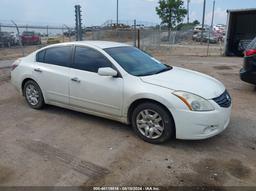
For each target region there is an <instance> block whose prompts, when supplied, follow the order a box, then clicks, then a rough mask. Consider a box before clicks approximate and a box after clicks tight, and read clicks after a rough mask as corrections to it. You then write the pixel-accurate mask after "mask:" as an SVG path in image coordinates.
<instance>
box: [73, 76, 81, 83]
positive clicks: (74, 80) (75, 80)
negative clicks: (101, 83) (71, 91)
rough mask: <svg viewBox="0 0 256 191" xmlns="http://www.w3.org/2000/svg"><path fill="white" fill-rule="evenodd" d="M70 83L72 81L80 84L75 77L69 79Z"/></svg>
mask: <svg viewBox="0 0 256 191" xmlns="http://www.w3.org/2000/svg"><path fill="white" fill-rule="evenodd" d="M71 81H73V82H77V83H80V82H81V81H80V80H79V79H78V78H77V77H75V78H71Z"/></svg>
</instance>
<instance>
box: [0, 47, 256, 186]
mask: <svg viewBox="0 0 256 191" xmlns="http://www.w3.org/2000/svg"><path fill="white" fill-rule="evenodd" d="M154 55H155V56H156V57H158V58H159V59H161V60H162V61H164V62H166V63H168V64H170V65H175V66H181V67H185V68H188V69H193V70H196V71H200V72H203V73H206V74H209V75H211V76H214V77H215V78H217V79H219V80H221V81H222V82H223V83H224V84H225V85H226V87H227V89H228V90H229V91H230V93H231V95H232V97H233V112H232V116H231V123H230V125H229V127H228V128H227V130H226V131H224V132H223V133H222V134H220V135H218V136H216V137H214V138H211V139H208V140H204V141H180V140H172V141H169V142H168V143H166V144H164V145H151V144H148V143H145V142H143V141H142V140H140V139H139V138H137V137H136V136H135V134H134V133H133V132H132V129H131V128H130V127H129V126H126V125H123V124H121V123H117V122H114V121H110V120H106V119H102V118H98V117H94V116H90V115H86V114H82V113H79V112H74V111H70V110H66V109H62V108H58V107H53V106H47V107H46V108H45V109H44V110H41V111H36V110H33V109H30V108H29V107H28V106H27V104H26V103H25V100H24V98H23V97H21V96H20V95H19V94H18V93H17V92H16V90H15V89H14V88H13V86H12V85H11V84H10V81H9V80H8V78H2V79H1V78H0V152H1V154H0V186H88V185H92V186H127V185H129V186H131V185H132V186H135V185H143V186H200V185H203V186H256V160H255V158H256V150H255V149H256V117H255V113H256V107H255V101H254V100H255V96H256V90H255V87H254V86H252V85H248V84H246V83H243V82H241V81H240V79H239V75H238V71H239V69H240V68H241V65H242V59H240V58H225V57H209V58H207V57H193V56H183V57H181V56H169V55H168V53H164V52H154ZM0 65H1V63H0ZM0 71H1V72H0V76H8V71H9V69H1V70H0Z"/></svg>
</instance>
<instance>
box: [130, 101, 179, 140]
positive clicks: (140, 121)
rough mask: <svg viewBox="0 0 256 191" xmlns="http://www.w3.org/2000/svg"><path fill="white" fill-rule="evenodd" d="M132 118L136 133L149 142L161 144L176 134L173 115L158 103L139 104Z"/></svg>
mask: <svg viewBox="0 0 256 191" xmlns="http://www.w3.org/2000/svg"><path fill="white" fill-rule="evenodd" d="M147 114H148V115H147ZM157 115H158V116H157ZM143 116H144V117H143ZM146 116H148V117H149V119H146ZM154 117H155V118H154ZM131 120H132V127H133V129H134V131H135V133H136V134H137V135H138V136H139V137H140V138H141V139H143V140H144V141H146V142H148V143H152V144H161V143H164V142H166V141H167V140H170V139H171V138H172V137H174V135H175V125H174V120H173V118H172V116H171V115H170V113H169V112H168V111H166V109H165V108H163V107H162V106H161V105H159V104H157V103H153V102H145V103H142V104H140V105H138V106H137V107H136V108H135V109H134V110H133V112H132V118H131ZM158 121H159V122H158Z"/></svg>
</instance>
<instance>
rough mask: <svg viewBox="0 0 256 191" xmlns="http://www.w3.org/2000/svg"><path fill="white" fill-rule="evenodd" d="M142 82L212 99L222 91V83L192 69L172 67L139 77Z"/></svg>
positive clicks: (223, 88) (223, 89)
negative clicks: (161, 71) (165, 70)
mask: <svg viewBox="0 0 256 191" xmlns="http://www.w3.org/2000/svg"><path fill="white" fill-rule="evenodd" d="M141 80H142V81H143V82H144V83H149V84H152V85H156V86H161V87H164V88H168V89H171V90H181V91H186V92H190V93H193V94H196V95H199V96H201V97H203V98H205V99H213V98H216V97H218V96H220V95H221V94H222V93H223V92H224V91H225V87H224V85H223V84H222V83H221V82H220V81H218V80H216V79H214V78H212V77H210V76H208V75H205V74H202V73H199V72H195V71H192V70H187V69H183V68H179V67H173V69H172V70H170V71H167V72H163V73H160V74H156V75H151V76H144V77H141Z"/></svg>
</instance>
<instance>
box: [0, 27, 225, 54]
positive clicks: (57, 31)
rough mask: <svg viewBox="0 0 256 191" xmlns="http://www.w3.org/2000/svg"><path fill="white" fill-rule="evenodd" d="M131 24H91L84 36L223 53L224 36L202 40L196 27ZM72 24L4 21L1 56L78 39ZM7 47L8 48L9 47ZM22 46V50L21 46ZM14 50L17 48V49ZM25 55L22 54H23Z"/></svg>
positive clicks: (147, 46)
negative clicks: (177, 28) (34, 23)
mask: <svg viewBox="0 0 256 191" xmlns="http://www.w3.org/2000/svg"><path fill="white" fill-rule="evenodd" d="M134 26H136V25H133V26H128V25H125V28H113V27H112V25H110V26H109V27H106V26H104V27H87V28H84V30H83V40H102V41H115V42H122V43H127V44H130V45H133V46H137V47H139V48H140V49H142V50H144V51H168V54H170V55H195V56H213V55H214V56H219V55H222V54H223V39H222V40H219V39H218V40H216V41H210V40H207V39H206V40H203V41H202V42H201V40H198V39H197V38H196V36H195V34H194V32H193V31H192V30H186V31H171V32H168V31H167V30H162V29H161V28H159V27H145V26H142V25H139V26H136V27H134ZM75 39H76V38H75V31H74V29H73V28H72V27H69V26H67V25H65V24H62V25H55V26H53V25H47V24H45V25H28V24H24V23H18V24H17V25H16V23H15V22H5V23H3V22H0V56H1V58H0V59H4V57H5V56H6V55H8V54H9V52H10V51H9V52H8V50H9V49H15V51H16V54H18V53H17V52H18V51H20V52H19V54H22V55H23V52H24V54H25V55H26V54H28V53H30V52H31V51H34V50H36V49H38V48H41V47H43V46H46V45H49V44H54V43H61V42H70V41H75ZM6 49H7V50H6ZM19 49H21V50H19ZM15 51H13V52H15ZM22 55H21V56H22Z"/></svg>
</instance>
